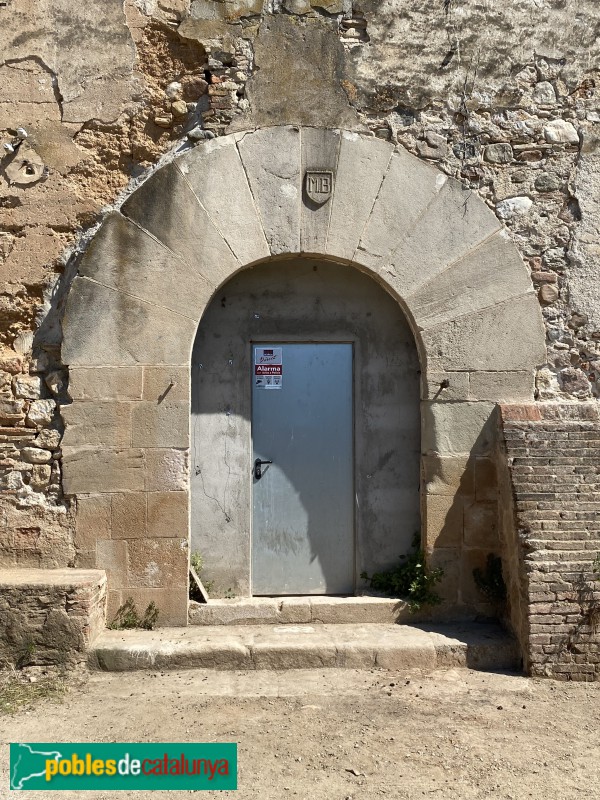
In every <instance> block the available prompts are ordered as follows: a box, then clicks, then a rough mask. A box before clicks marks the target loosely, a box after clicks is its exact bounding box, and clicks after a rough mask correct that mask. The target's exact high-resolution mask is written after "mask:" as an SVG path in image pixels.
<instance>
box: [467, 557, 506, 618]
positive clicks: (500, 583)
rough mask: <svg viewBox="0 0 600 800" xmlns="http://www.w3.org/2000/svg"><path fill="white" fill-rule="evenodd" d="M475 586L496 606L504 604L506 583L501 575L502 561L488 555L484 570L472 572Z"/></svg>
mask: <svg viewBox="0 0 600 800" xmlns="http://www.w3.org/2000/svg"><path fill="white" fill-rule="evenodd" d="M473 578H474V580H475V585H476V586H477V588H478V589H479V591H480V592H481V594H482V595H483V596H484V597H485V598H486V600H489V601H490V603H494V604H496V605H498V606H503V605H504V604H505V603H506V583H505V582H504V576H503V575H502V559H501V558H500V556H495V555H494V554H493V553H490V554H489V555H488V557H487V561H486V565H485V569H480V568H479V567H476V568H475V569H474V570H473Z"/></svg>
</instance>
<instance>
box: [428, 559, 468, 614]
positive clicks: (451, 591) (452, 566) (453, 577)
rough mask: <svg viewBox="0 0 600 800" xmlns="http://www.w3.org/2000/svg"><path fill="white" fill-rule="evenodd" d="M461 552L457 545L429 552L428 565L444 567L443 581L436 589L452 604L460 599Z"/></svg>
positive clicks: (436, 567)
mask: <svg viewBox="0 0 600 800" xmlns="http://www.w3.org/2000/svg"><path fill="white" fill-rule="evenodd" d="M460 553H461V551H460V548H456V547H436V548H435V549H434V550H433V551H431V552H428V553H427V565H428V567H430V568H431V569H442V570H443V572H444V574H443V575H442V579H441V581H440V582H439V583H438V584H436V587H435V591H436V592H437V593H438V594H439V596H440V597H441V598H442V599H443V600H444V601H445V602H447V603H449V604H450V605H456V604H457V602H458V600H459V591H460V585H461V580H460V579H461V576H460Z"/></svg>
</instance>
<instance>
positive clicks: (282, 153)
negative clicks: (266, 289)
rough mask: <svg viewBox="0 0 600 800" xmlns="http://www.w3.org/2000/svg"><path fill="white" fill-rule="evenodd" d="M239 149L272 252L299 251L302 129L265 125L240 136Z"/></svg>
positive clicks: (277, 253)
mask: <svg viewBox="0 0 600 800" xmlns="http://www.w3.org/2000/svg"><path fill="white" fill-rule="evenodd" d="M238 149H239V152H240V154H241V157H242V161H243V164H244V169H245V171H246V174H247V176H248V181H249V183H250V189H251V190H252V195H253V197H254V202H255V203H256V205H257V207H258V210H259V213H260V217H261V220H262V225H263V229H264V231H265V236H266V238H267V242H268V244H269V248H270V251H271V253H272V255H281V254H283V253H298V252H299V251H300V200H301V192H302V185H301V184H302V175H301V166H300V165H301V159H300V130H299V128H296V127H291V126H288V127H277V128H262V129H260V130H257V131H254V132H253V133H247V134H245V135H243V136H240V138H239V141H238Z"/></svg>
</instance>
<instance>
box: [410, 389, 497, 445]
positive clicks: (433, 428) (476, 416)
mask: <svg viewBox="0 0 600 800" xmlns="http://www.w3.org/2000/svg"><path fill="white" fill-rule="evenodd" d="M422 407H423V437H422V448H423V452H425V453H440V454H442V455H452V454H456V453H471V454H472V455H485V454H486V453H488V452H489V451H490V449H491V447H492V444H493V442H494V435H495V428H494V424H493V420H492V414H493V411H494V405H493V403H431V402H427V403H423V405H422Z"/></svg>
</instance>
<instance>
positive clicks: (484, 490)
mask: <svg viewBox="0 0 600 800" xmlns="http://www.w3.org/2000/svg"><path fill="white" fill-rule="evenodd" d="M319 176H321V177H325V178H329V180H330V183H329V184H327V181H326V180H325V182H321V183H320V184H319V183H318V182H317V183H314V184H310V185H311V186H312V187H313V189H311V190H310V191H307V187H308V186H309V183H308V181H309V180H311V179H312V178H315V180H316V178H318V177H319ZM314 187H316V189H314ZM323 195H326V196H325V197H323ZM299 254H305V255H306V254H307V255H312V256H316V257H319V258H323V259H331V260H334V261H335V262H336V263H338V264H346V265H350V264H351V263H352V264H354V265H356V266H357V267H358V268H359V269H361V270H363V271H365V272H367V273H368V274H370V275H371V276H372V277H373V278H374V279H375V280H376V281H378V282H379V283H380V284H382V285H384V286H385V288H386V290H387V292H388V293H389V294H390V295H391V296H392V297H394V298H395V299H396V301H397V302H398V303H399V304H400V305H401V306H402V308H403V310H404V312H405V314H406V316H407V319H408V320H409V321H410V324H411V327H412V330H413V334H414V336H415V340H416V342H417V347H418V349H419V352H420V358H421V364H422V370H423V374H422V400H421V419H422V440H421V441H422V445H421V446H422V459H421V475H422V489H423V492H422V504H423V507H422V512H423V522H422V526H423V532H424V536H425V543H426V547H427V550H428V552H429V553H430V558H431V559H432V562H435V563H440V564H443V565H444V566H445V570H446V575H445V586H444V593H445V597H446V599H447V600H448V603H449V604H450V605H452V606H463V607H469V606H472V605H473V604H474V603H475V602H476V599H475V598H474V597H473V596H472V594H471V593H472V585H471V584H472V579H471V580H470V575H471V572H472V566H473V565H474V564H476V563H479V562H480V561H481V560H482V559H483V558H484V556H485V554H486V553H487V552H488V551H489V549H490V536H492V537H493V535H494V525H495V514H496V509H495V503H496V494H497V493H496V486H495V477H494V474H493V472H494V470H493V459H492V452H491V448H492V441H493V429H492V426H491V424H490V416H491V414H492V411H493V409H494V406H495V403H496V402H498V401H500V400H508V401H510V400H512V401H518V400H530V399H532V397H533V372H534V369H535V367H536V366H537V365H538V364H540V363H541V362H542V361H543V360H544V357H545V349H544V333H543V326H542V321H541V315H540V311H539V306H538V303H537V299H536V297H535V294H534V292H533V290H532V287H531V282H530V279H529V275H528V273H527V270H526V269H525V266H524V264H523V262H522V260H521V258H520V256H519V253H518V251H517V250H516V248H515V247H514V245H512V243H511V241H510V239H509V237H508V235H507V233H506V232H505V231H504V230H503V228H502V226H501V223H500V222H499V221H498V219H497V218H496V217H495V215H494V214H493V213H492V212H491V211H490V210H489V209H488V208H487V206H486V205H485V204H484V203H483V201H482V200H481V199H480V198H479V197H478V196H477V195H475V194H473V193H472V192H470V191H468V190H465V189H464V187H463V186H462V185H461V184H460V183H458V182H457V181H454V180H452V179H449V178H447V177H446V176H445V175H443V174H441V173H440V172H439V171H437V170H436V169H434V168H433V167H431V166H430V165H428V164H426V163H424V162H423V161H420V160H419V159H417V158H415V157H413V156H411V155H410V154H409V153H407V152H406V151H405V150H403V149H402V148H400V147H396V148H394V147H393V146H392V145H391V144H388V143H386V142H383V141H380V140H378V139H375V138H373V137H366V136H362V135H359V134H356V133H352V132H346V131H337V130H329V129H316V128H302V129H299V128H297V127H290V126H281V127H273V128H263V129H259V130H256V131H252V132H248V133H243V134H232V135H229V136H225V137H222V138H220V139H216V140H213V141H211V142H205V143H202V144H200V145H198V146H197V147H196V148H194V149H193V150H191V151H189V152H187V153H186V154H184V155H182V156H180V157H178V158H177V159H176V160H174V161H173V162H172V163H170V164H168V165H166V166H165V167H162V168H161V169H159V170H158V171H157V172H156V173H155V174H154V175H152V176H151V178H149V180H148V181H146V182H145V183H144V184H143V185H142V186H141V187H140V188H139V189H138V190H137V191H136V192H135V193H134V194H133V195H132V196H131V197H130V198H129V199H128V200H127V201H126V203H125V204H124V205H123V208H122V210H121V213H112V214H110V215H108V216H107V218H106V219H105V221H104V223H103V225H102V227H101V228H100V230H99V231H98V233H97V234H96V236H95V237H94V239H93V241H92V242H91V244H90V246H89V248H88V250H87V253H86V255H85V257H84V258H83V260H82V262H81V265H80V269H79V274H78V276H77V277H76V278H75V280H74V282H73V285H72V287H71V290H70V295H69V299H68V303H67V309H66V313H65V318H64V322H63V332H64V342H63V360H64V362H65V363H66V364H68V365H69V367H70V391H71V396H72V398H73V403H72V404H71V405H70V406H66V407H65V408H64V409H63V412H64V413H63V416H64V419H65V425H66V432H65V439H64V447H63V459H64V489H65V492H66V493H67V494H68V495H70V496H73V497H74V498H76V500H77V541H76V544H77V546H78V549H79V551H80V552H81V553H82V554H84V555H85V556H86V558H87V563H88V564H89V563H90V560H91V559H92V557H94V558H95V559H96V564H97V566H99V567H102V568H105V569H107V571H108V576H109V593H110V604H111V608H112V609H114V608H115V607H116V606H117V605H118V604H119V603H120V602H121V601H122V599H123V597H127V596H132V597H133V598H134V599H136V600H138V601H139V602H140V603H143V602H145V601H148V600H150V599H152V600H154V601H155V602H156V603H157V605H158V606H159V608H160V610H161V620H162V622H163V624H169V623H170V624H185V622H186V620H187V571H188V569H187V565H188V557H189V538H190V525H189V469H190V466H189V448H190V424H189V420H190V415H189V408H190V389H189V386H190V354H191V350H192V346H193V342H194V338H195V334H196V329H197V326H198V321H199V320H200V318H201V317H202V314H203V313H204V311H205V309H206V307H207V305H208V303H209V302H210V300H211V298H212V297H213V296H214V295H215V292H217V291H218V290H219V288H220V287H221V286H222V285H223V284H224V283H225V281H227V280H228V279H229V278H231V277H232V276H233V275H235V274H236V273H237V272H238V271H239V270H241V269H243V268H245V267H248V266H250V265H252V264H256V263H258V262H263V261H265V260H269V259H274V258H277V259H281V258H282V257H290V256H296V255H299ZM349 268H350V267H349ZM92 523H94V524H92ZM109 613H110V609H109Z"/></svg>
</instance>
